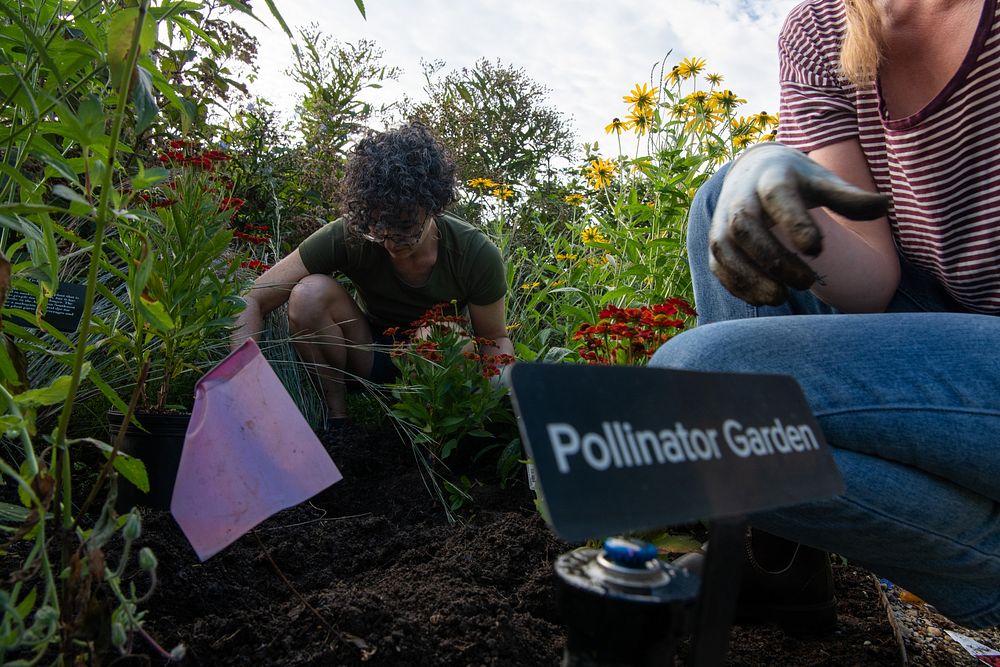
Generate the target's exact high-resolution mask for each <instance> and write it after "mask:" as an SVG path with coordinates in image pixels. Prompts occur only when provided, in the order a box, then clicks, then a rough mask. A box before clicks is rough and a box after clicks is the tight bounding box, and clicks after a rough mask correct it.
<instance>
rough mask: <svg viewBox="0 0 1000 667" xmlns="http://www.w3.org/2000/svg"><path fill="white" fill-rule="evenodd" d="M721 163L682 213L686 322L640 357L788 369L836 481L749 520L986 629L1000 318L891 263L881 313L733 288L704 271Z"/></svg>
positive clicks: (994, 519) (999, 582)
mask: <svg viewBox="0 0 1000 667" xmlns="http://www.w3.org/2000/svg"><path fill="white" fill-rule="evenodd" d="M724 173H725V170H723V171H722V172H720V173H719V174H717V175H716V176H715V177H713V178H712V179H711V180H709V181H708V182H707V183H706V184H705V186H704V187H703V188H702V189H701V190H700V191H699V193H698V195H697V197H696V198H695V201H694V205H693V206H692V210H691V216H690V227H689V236H688V252H689V256H690V262H691V272H692V276H693V280H694V288H695V300H696V303H697V308H698V311H699V326H698V327H697V328H695V329H692V330H690V331H687V332H685V333H683V334H681V335H679V336H677V337H676V338H674V339H672V340H671V341H669V342H668V343H667V344H666V345H664V346H663V347H661V348H660V349H659V350H658V351H657V353H656V355H655V356H654V357H653V358H652V360H651V361H650V365H651V366H659V367H663V368H685V369H696V370H712V371H730V372H748V373H782V374H787V375H791V376H793V377H795V378H796V379H797V380H798V382H799V384H800V385H801V386H802V389H803V390H804V392H805V394H806V397H807V398H808V400H809V403H810V405H811V406H812V409H813V412H814V414H815V415H816V417H817V419H818V420H819V423H820V425H821V426H822V428H823V432H824V434H825V435H826V439H827V441H828V442H829V444H830V445H831V447H832V450H833V456H834V459H835V461H836V462H837V465H838V467H839V468H840V471H841V473H842V474H843V477H844V481H845V484H846V491H845V493H844V494H843V495H842V496H839V497H837V498H833V499H830V500H825V501H819V502H811V503H808V504H803V505H798V506H795V507H792V508H787V509H783V510H778V511H771V512H767V513H763V514H760V515H755V516H752V517H751V522H752V523H753V525H755V526H757V527H759V528H761V529H763V530H766V531H768V532H772V533H774V534H777V535H780V536H782V537H785V538H787V539H791V540H795V541H798V542H803V543H805V544H809V545H812V546H815V547H818V548H821V549H825V550H828V551H832V552H835V553H837V554H840V555H842V556H844V557H846V558H848V559H850V560H851V561H853V562H856V563H859V564H861V565H863V566H865V567H866V568H868V569H870V570H871V571H873V572H875V573H877V574H878V575H879V576H882V577H886V578H888V579H890V580H892V581H894V582H896V583H898V584H899V585H901V586H903V587H904V588H906V589H908V590H910V591H912V592H913V593H915V594H917V595H919V596H920V597H922V598H923V599H924V600H926V601H928V602H930V603H931V604H933V605H934V606H935V607H937V608H938V610H939V611H941V612H942V613H943V614H945V615H947V616H949V617H950V618H952V619H953V620H955V621H956V622H958V623H961V624H963V625H965V626H967V627H989V626H994V625H1000V317H993V316H989V315H978V314H972V313H968V312H963V310H962V308H961V307H960V306H959V305H958V304H956V303H955V302H954V301H953V300H951V299H950V298H949V297H948V295H947V294H946V293H945V292H944V290H943V289H941V287H940V286H939V285H938V284H937V283H935V282H934V281H933V280H931V279H929V278H928V277H927V276H924V275H922V274H920V273H919V272H917V271H916V270H915V269H913V267H911V266H909V265H908V264H907V263H906V262H905V261H904V262H903V278H902V281H901V284H900V288H899V290H898V292H897V294H896V296H895V298H894V300H893V302H892V304H891V305H890V307H889V309H888V310H887V312H886V313H880V314H871V315H844V314H840V313H837V312H836V311H835V310H833V309H832V308H830V307H829V306H827V305H826V304H823V303H822V302H821V301H819V300H818V299H816V298H815V297H813V296H812V294H811V293H809V292H798V293H795V294H793V295H792V297H791V298H790V299H789V301H788V303H786V304H785V305H783V306H778V307H761V308H758V307H754V306H751V305H749V304H747V303H745V302H743V301H741V300H740V299H737V298H736V297H733V296H732V295H730V294H729V293H728V292H727V291H726V290H725V288H723V287H722V285H721V284H720V283H719V282H718V280H716V279H715V277H714V276H713V275H712V273H711V272H710V271H709V268H708V242H707V237H708V228H709V224H710V221H711V216H712V210H713V209H714V207H715V203H716V201H717V199H718V194H719V189H720V188H721V186H722V178H723V175H724Z"/></svg>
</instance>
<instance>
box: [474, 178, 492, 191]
mask: <svg viewBox="0 0 1000 667" xmlns="http://www.w3.org/2000/svg"><path fill="white" fill-rule="evenodd" d="M469 187H472V188H483V189H486V188H495V187H497V184H496V183H494V182H493V181H491V180H490V179H488V178H473V179H471V180H470V181H469Z"/></svg>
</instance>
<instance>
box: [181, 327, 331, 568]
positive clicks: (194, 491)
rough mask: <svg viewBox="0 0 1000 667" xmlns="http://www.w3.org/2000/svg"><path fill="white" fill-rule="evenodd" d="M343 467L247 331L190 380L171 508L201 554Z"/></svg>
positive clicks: (319, 486) (324, 483)
mask: <svg viewBox="0 0 1000 667" xmlns="http://www.w3.org/2000/svg"><path fill="white" fill-rule="evenodd" d="M340 479H341V474H340V471H339V470H337V466H336V465H335V464H334V462H333V461H332V460H331V459H330V456H329V455H328V454H327V453H326V451H325V450H324V449H323V446H322V445H321V444H320V442H319V440H318V439H317V438H316V435H315V433H313V431H312V429H311V428H310V427H309V424H307V423H306V420H305V419H304V418H303V417H302V414H301V413H300V412H299V410H298V408H297V407H296V406H295V403H293V402H292V399H291V397H290V396H289V395H288V392H287V391H285V388H284V387H283V386H282V384H281V381H280V380H278V376H277V375H275V373H274V370H272V369H271V367H270V366H269V365H268V363H267V360H265V359H264V357H263V355H262V354H261V353H260V348H258V347H257V344H256V343H255V342H254V341H253V340H251V339H248V340H247V341H246V342H245V343H243V345H241V346H240V347H239V348H238V349H237V350H236V351H235V352H233V353H232V354H230V355H229V356H228V357H226V358H225V359H223V360H222V362H221V363H219V365H218V366H216V367H215V368H213V369H212V370H210V371H209V372H208V373H206V374H205V375H204V376H203V377H202V378H201V379H200V380H199V381H198V384H197V385H195V401H194V411H193V413H192V415H191V423H190V425H189V426H188V430H187V436H186V437H185V439H184V452H183V453H182V454H181V462H180V466H179V467H178V469H177V481H176V483H175V484H174V495H173V500H172V502H171V503H170V511H171V512H172V513H173V515H174V518H175V519H176V520H177V523H178V524H180V527H181V530H183V531H184V534H185V535H186V536H187V538H188V540H189V541H190V542H191V546H193V547H194V550H195V552H196V553H197V554H198V558H199V559H201V560H203V561H204V560H206V559H207V558H210V557H211V556H214V555H215V554H217V553H218V552H219V551H221V550H222V549H224V548H226V547H227V546H229V545H230V544H231V543H232V542H234V541H235V540H236V539H237V538H239V537H240V536H241V535H243V534H245V533H246V532H248V531H249V530H250V529H251V528H253V527H254V526H256V525H257V524H258V523H260V522H261V521H263V520H264V519H266V518H268V517H269V516H271V515H272V514H274V513H275V512H278V511H280V510H283V509H285V508H287V507H291V506H292V505H296V504H298V503H301V502H303V501H304V500H307V499H308V498H310V497H312V496H313V495H315V494H317V493H319V492H320V491H322V490H323V489H325V488H326V487H328V486H330V485H331V484H333V483H335V482H338V481H340Z"/></svg>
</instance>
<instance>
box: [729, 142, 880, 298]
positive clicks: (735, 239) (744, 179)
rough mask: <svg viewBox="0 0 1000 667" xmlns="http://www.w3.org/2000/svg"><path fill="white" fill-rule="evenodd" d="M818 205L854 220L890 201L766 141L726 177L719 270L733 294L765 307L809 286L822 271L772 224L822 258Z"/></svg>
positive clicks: (875, 213) (868, 217)
mask: <svg viewBox="0 0 1000 667" xmlns="http://www.w3.org/2000/svg"><path fill="white" fill-rule="evenodd" d="M817 206H826V207H827V208H829V209H830V210H832V211H835V212H837V213H839V214H841V215H843V216H845V217H847V218H850V219H851V220H873V219H875V218H878V217H881V216H883V215H885V213H886V211H887V210H888V207H889V200H888V198H887V197H885V196H883V195H878V194H873V193H870V192H866V191H864V190H860V189H858V188H856V187H854V186H852V185H848V184H847V183H846V182H845V181H843V180H841V179H840V178H838V177H837V176H834V175H833V174H832V173H830V172H829V171H827V170H826V169H824V168H823V167H821V166H819V165H818V164H816V163H815V162H813V161H812V160H810V159H809V158H807V157H806V156H805V155H804V154H803V153H801V152H800V151H797V150H795V149H793V148H789V147H787V146H783V145H781V144H776V143H766V144H758V145H756V146H754V147H753V148H751V149H749V150H748V151H746V152H745V153H744V154H743V155H741V156H740V157H739V159H737V160H736V162H734V163H733V166H732V167H731V168H730V170H729V173H728V174H726V180H725V181H724V182H723V184H722V191H721V192H720V193H719V201H718V204H717V206H716V208H715V214H714V215H713V216H712V227H711V231H710V232H709V248H710V249H711V253H710V254H711V256H710V257H709V266H710V267H711V269H712V273H714V274H715V276H716V277H717V278H718V279H719V281H720V282H721V283H722V284H723V285H724V286H725V287H726V289H728V290H729V291H730V292H732V293H733V295H735V296H737V297H739V298H741V299H743V300H744V301H746V302H747V303H751V304H753V305H757V306H759V305H764V304H769V305H772V306H777V305H780V304H782V303H784V302H785V301H786V300H787V299H788V287H792V288H794V289H797V290H804V289H809V288H810V287H811V286H812V284H813V283H814V282H816V280H817V278H818V276H817V275H816V273H815V272H814V271H813V270H812V269H811V268H810V267H809V265H808V264H806V263H805V262H804V261H803V260H802V259H801V258H800V257H799V256H798V255H796V254H795V253H794V252H792V251H791V250H789V249H788V248H786V247H785V246H784V244H782V243H781V241H779V240H778V239H777V238H776V237H775V236H774V234H772V233H771V227H775V226H777V227H778V228H779V229H781V230H782V231H783V232H784V234H785V236H786V237H787V238H788V239H789V240H790V241H791V244H792V246H793V247H794V248H795V249H797V250H798V251H799V252H801V253H803V254H806V255H809V256H811V257H815V256H817V255H819V253H820V251H821V250H822V249H823V234H822V232H821V231H820V229H819V226H818V225H817V224H816V222H815V221H814V220H813V219H812V217H811V216H810V215H809V213H808V210H809V209H810V208H815V207H817Z"/></svg>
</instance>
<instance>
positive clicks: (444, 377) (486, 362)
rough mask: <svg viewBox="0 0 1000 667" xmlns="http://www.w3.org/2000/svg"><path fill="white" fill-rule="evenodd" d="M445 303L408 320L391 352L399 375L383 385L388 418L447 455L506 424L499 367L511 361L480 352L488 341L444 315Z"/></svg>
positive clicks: (456, 317) (461, 320)
mask: <svg viewBox="0 0 1000 667" xmlns="http://www.w3.org/2000/svg"><path fill="white" fill-rule="evenodd" d="M447 308H449V306H448V305H447V304H440V305H438V306H436V307H435V308H433V309H431V310H429V311H428V312H427V313H426V314H425V315H424V317H423V318H422V319H420V320H418V321H417V322H414V323H413V327H414V328H413V330H412V331H410V332H409V333H410V340H409V341H408V342H402V343H398V344H397V345H396V346H395V347H394V349H393V352H392V356H393V361H394V363H395V364H396V366H397V368H399V370H400V375H401V376H400V378H399V379H398V380H397V381H396V382H394V383H393V384H391V385H390V387H389V389H390V391H391V393H392V396H393V397H394V398H395V399H396V401H397V402H396V403H395V404H394V405H393V406H392V408H391V410H392V415H393V417H394V418H396V419H398V420H400V421H401V422H404V423H405V424H407V425H408V426H409V427H410V428H409V429H407V430H408V432H409V433H410V434H411V440H412V442H413V444H414V445H419V446H423V447H426V448H428V449H429V450H430V451H431V453H432V454H433V455H434V456H436V457H438V458H440V459H446V458H448V457H449V456H450V455H451V454H452V453H453V452H454V451H455V450H456V448H458V447H460V446H461V447H469V446H470V445H469V443H470V442H471V439H475V438H488V439H492V438H494V434H493V433H491V432H490V431H489V430H488V429H489V428H491V427H492V426H494V425H510V424H512V423H513V422H512V415H511V413H510V411H509V409H508V407H507V404H506V394H507V390H506V388H505V387H503V386H501V385H500V384H499V382H496V381H491V378H495V377H498V376H499V374H500V372H501V367H502V366H504V365H506V364H508V363H510V362H511V361H513V359H510V358H507V357H506V356H505V355H493V354H488V353H483V351H482V350H481V348H483V347H485V346H489V345H491V344H492V341H484V340H481V339H479V340H477V339H475V338H474V337H473V336H472V334H471V333H470V332H469V330H468V323H467V321H466V320H465V318H464V317H462V316H460V315H445V314H444V313H445V310H446V309H447Z"/></svg>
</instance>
